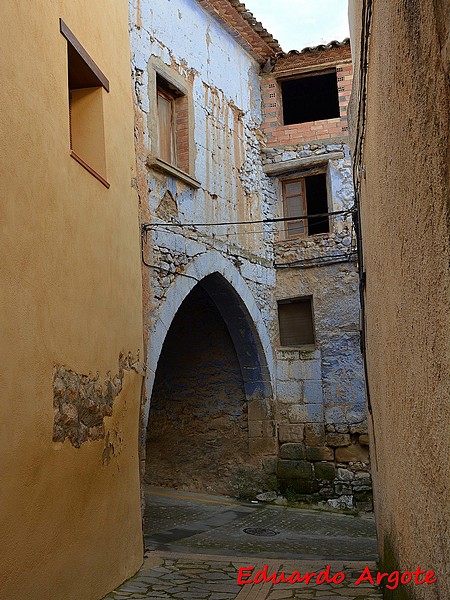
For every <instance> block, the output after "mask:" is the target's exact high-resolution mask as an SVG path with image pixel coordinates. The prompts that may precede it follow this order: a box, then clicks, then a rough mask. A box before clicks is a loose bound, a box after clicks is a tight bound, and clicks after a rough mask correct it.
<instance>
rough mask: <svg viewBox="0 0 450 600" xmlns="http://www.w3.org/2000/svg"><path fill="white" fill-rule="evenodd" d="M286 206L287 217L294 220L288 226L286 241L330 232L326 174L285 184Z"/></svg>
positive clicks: (293, 180)
mask: <svg viewBox="0 0 450 600" xmlns="http://www.w3.org/2000/svg"><path fill="white" fill-rule="evenodd" d="M283 203H284V216H285V217H288V218H290V219H291V218H292V219H293V220H289V221H286V223H285V232H286V237H287V238H293V237H298V236H306V235H315V234H317V233H328V232H329V231H330V221H329V218H328V214H327V213H328V195H327V178H326V174H325V173H319V174H317V175H309V176H308V177H301V178H299V179H289V180H286V181H284V182H283ZM315 215H317V216H315ZM295 217H302V218H299V219H298V220H296V219H295Z"/></svg>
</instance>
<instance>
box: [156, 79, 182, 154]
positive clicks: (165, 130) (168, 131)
mask: <svg viewBox="0 0 450 600" xmlns="http://www.w3.org/2000/svg"><path fill="white" fill-rule="evenodd" d="M157 103H158V144H159V147H158V154H159V158H162V160H165V161H166V162H168V163H171V164H173V165H176V164H177V151H176V140H175V130H176V122H175V118H176V117H175V98H174V96H173V95H172V94H170V93H169V92H168V91H166V90H164V88H162V87H161V86H158V94H157Z"/></svg>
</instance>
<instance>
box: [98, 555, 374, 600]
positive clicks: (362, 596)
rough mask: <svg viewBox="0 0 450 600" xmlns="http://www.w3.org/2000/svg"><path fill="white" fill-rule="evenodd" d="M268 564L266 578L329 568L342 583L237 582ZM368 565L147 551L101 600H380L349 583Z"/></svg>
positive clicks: (367, 587) (366, 587)
mask: <svg viewBox="0 0 450 600" xmlns="http://www.w3.org/2000/svg"><path fill="white" fill-rule="evenodd" d="M265 565H267V572H268V574H271V573H277V574H278V577H279V575H280V573H281V571H284V573H285V574H286V577H287V576H289V575H290V574H292V573H293V572H295V571H300V573H301V574H302V575H304V574H305V573H307V572H318V571H320V570H323V569H324V568H325V567H326V566H327V565H330V572H331V574H334V573H337V572H338V571H341V572H343V573H344V574H345V580H344V581H343V582H342V583H340V584H338V585H334V584H322V585H318V584H316V583H310V584H308V585H306V584H305V583H294V584H290V583H279V584H275V585H274V584H273V583H272V582H265V583H258V584H255V583H251V584H246V585H239V584H238V583H237V579H238V570H239V568H240V567H247V568H248V567H250V566H254V567H255V570H254V571H253V572H252V574H253V575H254V574H256V572H257V571H258V570H261V569H262V568H263V567H264V566H265ZM366 565H368V566H369V567H370V568H371V570H373V571H375V570H376V566H375V563H373V562H364V561H362V562H356V561H327V562H326V563H324V562H321V561H317V560H314V561H311V560H309V561H305V560H300V561H285V560H274V559H264V558H261V557H258V559H257V560H255V557H254V556H253V557H245V558H244V557H230V556H210V555H201V554H180V553H170V552H156V551H151V552H149V553H147V555H146V558H145V561H144V564H143V566H142V568H141V569H140V570H139V572H138V573H137V574H136V576H135V577H133V578H132V579H130V580H129V581H127V582H126V583H124V584H123V585H121V586H120V587H118V588H117V589H116V590H114V591H113V592H111V593H110V594H108V595H107V596H106V597H105V598H104V600H138V599H148V600H295V599H299V600H375V599H378V600H380V599H381V598H382V594H381V592H380V590H379V589H378V588H376V587H374V586H371V585H367V584H365V583H364V584H361V585H360V586H358V587H357V586H355V585H354V582H355V581H356V579H357V577H358V576H359V575H360V574H361V572H362V570H363V569H364V567H365V566H366Z"/></svg>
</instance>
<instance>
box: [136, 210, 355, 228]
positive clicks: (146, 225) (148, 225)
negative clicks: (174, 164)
mask: <svg viewBox="0 0 450 600" xmlns="http://www.w3.org/2000/svg"><path fill="white" fill-rule="evenodd" d="M353 212H354V209H353V208H349V209H347V210H337V211H334V212H324V213H317V214H315V215H298V216H295V217H273V218H271V219H259V220H255V221H223V222H218V223H143V224H142V225H141V228H142V231H148V230H150V229H152V228H153V227H156V226H158V225H163V226H164V227H181V228H183V227H217V226H227V225H255V224H261V223H280V222H283V221H300V220H302V219H310V218H313V217H328V216H331V217H333V216H337V215H350V214H352V213H353Z"/></svg>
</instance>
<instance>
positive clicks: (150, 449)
mask: <svg viewBox="0 0 450 600" xmlns="http://www.w3.org/2000/svg"><path fill="white" fill-rule="evenodd" d="M270 392H271V388H270V381H269V375H268V370H267V366H266V365H265V361H264V359H263V355H262V348H261V345H260V342H259V339H258V337H257V335H256V333H255V331H254V325H253V323H252V321H251V318H250V316H249V314H248V311H247V310H246V308H245V306H244V305H243V303H242V301H241V300H240V298H239V296H238V295H237V293H236V292H235V291H234V290H233V288H232V287H231V286H230V284H229V283H228V282H226V280H225V279H224V278H223V277H222V276H220V275H218V274H214V275H210V276H208V277H206V278H205V279H204V280H202V282H201V283H199V284H198V285H196V286H195V287H194V288H193V290H192V291H191V292H190V293H189V295H188V296H187V298H186V299H185V300H184V302H183V303H182V304H181V306H180V308H179V310H178V312H177V314H176V315H175V318H174V319H173V322H172V324H171V327H170V328H169V331H168V334H167V336H166V339H165V342H164V345H163V348H162V352H161V355H160V358H159V361H158V367H157V372H156V378H155V383H154V386H153V391H152V397H151V403H150V417H149V424H148V429H147V460H146V481H147V482H148V483H152V484H156V485H166V486H171V487H175V488H178V489H189V490H192V491H206V492H211V493H214V492H216V493H228V494H242V492H243V490H242V488H243V487H245V486H246V485H249V481H250V480H251V479H255V478H256V479H257V478H258V475H257V473H258V472H259V467H260V457H258V456H255V453H253V452H252V451H251V448H250V445H249V421H248V408H249V404H250V405H251V404H252V403H253V404H254V403H255V402H256V403H258V404H259V405H261V406H265V405H266V401H267V398H268V396H270ZM252 473H253V474H254V477H253V476H250V477H249V475H251V474H252Z"/></svg>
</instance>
